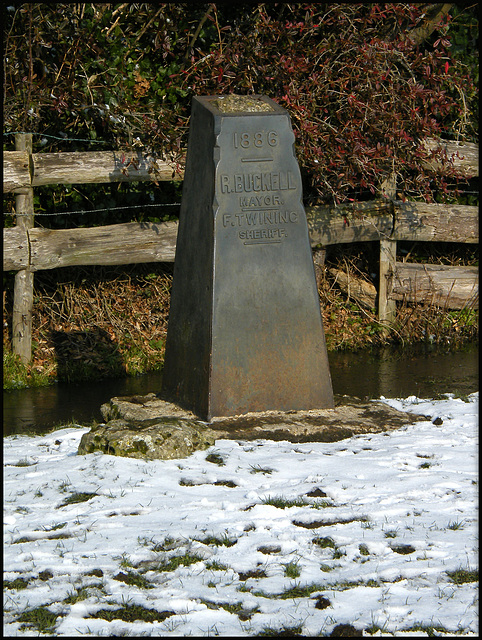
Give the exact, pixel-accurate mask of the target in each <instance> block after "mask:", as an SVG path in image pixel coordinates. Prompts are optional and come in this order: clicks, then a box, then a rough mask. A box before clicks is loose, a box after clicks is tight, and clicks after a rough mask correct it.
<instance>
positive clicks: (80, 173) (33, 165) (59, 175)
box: [3, 140, 479, 193]
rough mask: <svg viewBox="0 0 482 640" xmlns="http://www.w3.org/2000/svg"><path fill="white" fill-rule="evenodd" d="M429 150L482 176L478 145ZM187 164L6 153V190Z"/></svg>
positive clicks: (117, 155)
mask: <svg viewBox="0 0 482 640" xmlns="http://www.w3.org/2000/svg"><path fill="white" fill-rule="evenodd" d="M424 146H425V147H426V148H427V149H429V150H435V149H436V148H438V147H442V149H443V150H444V151H445V153H446V154H447V161H446V162H445V163H443V164H442V163H441V162H440V161H437V160H435V159H434V160H433V161H432V162H427V165H429V166H431V167H432V168H434V169H436V170H439V171H446V170H447V168H449V167H453V168H454V169H455V170H456V171H457V172H458V173H459V174H460V175H463V176H465V177H477V176H478V175H479V160H478V158H479V152H478V145H477V144H474V143H467V142H466V143H464V144H458V143H456V142H447V141H442V142H437V141H435V140H426V141H425V142H424ZM183 177H184V169H183V165H181V164H175V163H173V162H171V161H169V160H166V159H165V158H161V157H157V156H155V155H153V154H146V153H144V152H142V151H140V150H138V151H85V152H81V151H75V152H72V153H69V152H67V153H32V154H29V153H28V152H27V151H4V152H3V189H4V191H5V193H9V192H13V191H15V192H18V191H19V190H22V189H25V188H28V187H41V186H45V185H49V184H92V183H106V182H136V181H146V180H148V181H152V182H157V181H166V180H168V181H171V180H182V179H183Z"/></svg>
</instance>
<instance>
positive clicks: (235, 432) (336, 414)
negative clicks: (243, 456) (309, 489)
mask: <svg viewBox="0 0 482 640" xmlns="http://www.w3.org/2000/svg"><path fill="white" fill-rule="evenodd" d="M101 413H102V416H103V417H104V420H105V421H106V423H105V424H101V425H98V426H97V427H94V428H92V429H91V431H90V432H89V433H86V434H84V435H83V436H82V439H81V442H80V445H79V450H78V452H79V454H86V453H93V452H94V451H102V452H104V453H107V454H111V455H117V456H125V457H130V458H142V459H147V460H156V459H160V460H171V459H176V458H185V457H187V456H189V455H191V453H193V452H194V451H197V450H202V449H207V448H208V447H210V446H212V445H214V444H215V442H216V440H220V439H229V440H258V439H265V440H277V441H280V440H287V441H289V442H336V441H338V440H343V439H345V438H351V437H352V436H355V435H360V434H364V433H380V432H387V431H390V430H392V429H399V428H401V427H406V426H408V425H410V424H413V423H414V422H418V421H420V420H428V419H430V417H427V416H424V415H417V414H412V413H405V412H403V411H397V410H396V409H394V408H393V407H390V406H388V405H386V404H384V403H381V402H362V401H361V400H360V399H358V398H352V397H349V396H338V397H336V406H335V408H334V409H317V410H312V411H285V412H283V411H263V412H256V413H248V414H245V415H242V416H234V417H229V418H214V419H213V420H212V421H211V422H209V423H207V422H204V421H202V420H200V419H199V418H197V417H196V416H195V415H194V414H193V413H192V412H190V411H186V410H185V409H183V408H181V407H179V406H177V405H175V404H172V403H169V402H166V401H164V400H160V399H159V398H157V396H156V395H155V394H153V393H151V394H148V395H146V396H128V397H120V398H112V399H111V400H110V402H108V403H106V404H104V405H102V407H101Z"/></svg>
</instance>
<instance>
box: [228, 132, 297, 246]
mask: <svg viewBox="0 0 482 640" xmlns="http://www.w3.org/2000/svg"><path fill="white" fill-rule="evenodd" d="M273 124H274V123H273ZM253 125H254V126H253V127H252V128H249V127H246V128H244V127H243V128H241V127H240V128H239V129H236V130H234V131H233V129H231V131H230V132H229V136H227V137H226V143H228V144H229V142H230V143H231V144H229V146H230V147H231V154H232V155H231V163H232V161H233V160H234V161H235V162H234V165H233V164H231V167H230V170H226V169H227V167H226V168H225V169H224V171H222V170H221V171H220V173H219V174H218V177H217V184H218V193H219V196H220V198H221V200H222V203H223V204H222V207H223V213H222V215H221V216H220V222H221V224H222V228H224V229H226V232H228V230H230V233H233V235H234V236H235V237H236V238H237V239H238V241H239V242H241V243H242V244H244V245H254V244H280V243H282V242H283V241H284V240H286V239H288V238H289V237H290V235H291V234H292V231H290V228H291V229H293V225H299V224H300V223H301V222H302V221H303V220H302V212H301V211H297V209H298V207H297V204H296V202H297V199H296V200H293V198H294V196H295V195H296V193H297V192H298V191H299V189H300V184H299V182H300V180H299V173H298V172H296V171H294V170H291V171H290V170H289V169H290V165H289V164H288V166H287V167H286V168H284V167H283V169H281V168H280V169H278V167H276V170H274V171H269V170H267V169H268V167H269V165H266V164H264V163H268V162H270V163H275V162H276V164H278V162H277V158H279V156H280V152H281V146H282V140H283V139H284V138H283V131H281V130H280V131H278V128H277V127H276V125H275V126H274V127H273V126H272V125H271V126H268V127H266V128H264V127H263V124H262V123H260V122H258V123H256V124H255V123H253ZM285 137H286V136H285ZM228 148H229V147H228ZM279 160H280V161H281V158H279ZM246 163H257V165H258V166H256V167H253V169H254V170H253V171H249V167H248V166H246ZM243 164H244V166H243ZM271 166H273V165H271ZM243 169H248V171H243Z"/></svg>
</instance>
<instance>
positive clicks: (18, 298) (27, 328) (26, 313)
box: [12, 133, 34, 364]
mask: <svg viewBox="0 0 482 640" xmlns="http://www.w3.org/2000/svg"><path fill="white" fill-rule="evenodd" d="M15 149H16V151H27V152H28V154H29V156H30V154H31V153H32V134H30V133H18V134H16V136H15ZM29 159H30V158H29ZM15 209H16V213H17V227H19V228H21V229H23V230H27V229H31V228H32V227H33V225H34V218H33V216H34V209H33V189H32V188H31V187H28V188H24V189H22V192H21V193H17V194H16V196H15ZM32 309H33V272H32V271H31V270H30V266H27V268H26V269H23V270H22V271H19V272H18V273H17V275H16V276H15V287H14V293H13V317H12V348H13V352H14V353H16V354H17V355H19V356H20V360H21V361H22V362H23V363H24V364H28V363H29V362H30V360H31V358H32Z"/></svg>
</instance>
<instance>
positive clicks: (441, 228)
mask: <svg viewBox="0 0 482 640" xmlns="http://www.w3.org/2000/svg"><path fill="white" fill-rule="evenodd" d="M425 144H427V145H428V146H429V147H430V146H432V147H434V145H435V144H436V143H435V142H434V141H428V142H426V143H425ZM443 145H444V146H445V148H446V152H447V156H448V158H449V160H450V159H451V163H453V166H454V167H455V168H456V169H457V171H458V173H459V174H461V175H465V176H467V177H472V176H477V175H478V145H475V144H464V145H457V144H455V143H452V142H450V143H445V142H444V143H443ZM16 148H17V150H16V151H4V153H3V161H4V191H5V192H14V193H15V194H16V205H15V206H16V213H17V226H16V227H13V228H7V229H4V233H3V240H4V254H3V268H4V270H5V271H17V272H18V273H17V275H16V281H15V292H14V313H13V337H12V346H13V349H14V351H15V353H18V354H19V355H20V357H21V359H22V360H23V361H24V362H28V361H29V360H30V357H31V355H30V354H31V318H32V307H33V274H34V273H35V272H36V271H40V270H44V269H55V268H58V267H67V266H81V265H82V266H83V265H120V264H133V263H142V262H173V261H174V256H175V248H176V237H177V222H165V223H137V222H131V223H126V224H115V225H107V226H102V227H92V228H81V229H60V230H51V229H42V228H38V227H37V228H36V227H34V209H33V188H34V187H38V186H43V185H48V184H79V183H84V184H86V183H106V182H123V181H131V182H132V181H153V182H158V181H171V180H182V179H183V171H182V168H181V167H180V166H176V165H174V164H173V163H171V162H169V161H167V160H165V159H160V158H156V157H155V156H153V155H145V154H143V153H142V152H140V151H137V152H132V151H129V152H127V151H125V152H123V151H106V152H75V153H45V154H43V153H35V154H34V153H31V135H28V134H17V136H16ZM438 169H439V170H440V171H444V166H442V165H438ZM389 184H390V185H391V186H390V188H386V189H385V194H386V195H387V196H388V198H386V197H385V198H384V199H382V200H374V201H372V202H364V203H354V204H352V205H342V206H324V207H307V209H306V212H307V217H308V225H309V232H310V239H311V244H312V246H313V247H314V248H315V247H318V246H328V245H334V244H341V243H353V242H370V241H378V242H380V286H379V291H378V312H379V319H380V321H381V322H383V323H386V324H387V325H389V324H390V322H391V321H392V320H393V318H394V312H395V304H396V303H395V301H396V300H400V299H406V300H409V301H415V302H421V301H429V302H431V303H434V304H440V305H443V306H446V307H448V308H461V307H463V306H470V307H476V306H478V269H476V268H470V267H457V268H455V267H439V266H434V265H410V264H407V263H404V262H399V261H397V259H396V245H397V241H401V240H418V241H424V242H430V241H436V242H461V243H478V241H479V232H478V207H470V206H462V205H441V204H423V203H414V202H402V201H399V200H396V199H395V184H394V182H393V181H392V182H391V183H389ZM347 221H348V224H347Z"/></svg>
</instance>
